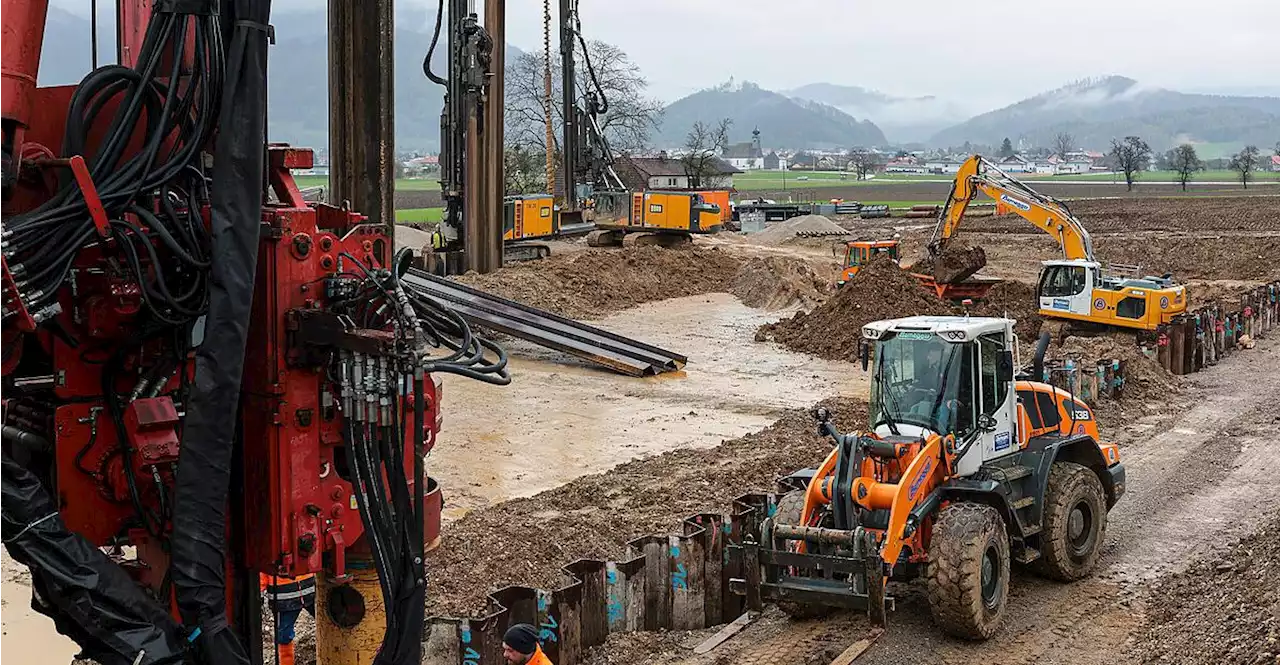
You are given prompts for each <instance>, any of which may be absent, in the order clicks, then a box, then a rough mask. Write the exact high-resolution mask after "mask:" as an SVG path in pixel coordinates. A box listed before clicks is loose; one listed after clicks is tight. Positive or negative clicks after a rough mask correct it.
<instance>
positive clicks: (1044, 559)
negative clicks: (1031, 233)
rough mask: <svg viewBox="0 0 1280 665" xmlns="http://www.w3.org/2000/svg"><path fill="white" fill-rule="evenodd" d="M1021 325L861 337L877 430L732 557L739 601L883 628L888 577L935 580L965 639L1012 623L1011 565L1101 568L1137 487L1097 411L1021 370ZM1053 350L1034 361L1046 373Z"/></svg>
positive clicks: (856, 435) (954, 326)
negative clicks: (1110, 517) (1103, 435)
mask: <svg viewBox="0 0 1280 665" xmlns="http://www.w3.org/2000/svg"><path fill="white" fill-rule="evenodd" d="M1013 325H1014V321H1012V320H1010V319H1003V318H983V317H946V316H914V317H908V318H902V319H894V320H888V321H877V322H873V323H870V324H867V325H866V326H865V327H864V328H863V331H862V332H863V342H864V346H863V349H865V350H864V351H863V352H862V353H860V356H861V357H862V358H863V359H864V362H865V364H866V366H867V367H869V368H871V371H872V380H871V394H870V399H869V405H868V406H869V408H868V414H869V416H868V420H869V422H868V429H867V430H864V431H861V432H851V433H841V432H839V431H838V430H837V429H836V428H835V426H834V425H833V424H832V422H831V418H830V414H827V413H824V412H822V411H821V410H820V411H819V413H817V414H816V415H817V417H818V430H819V432H820V433H822V434H825V435H827V436H829V437H830V438H831V439H832V440H833V441H834V443H835V446H834V448H833V449H832V451H831V453H830V454H829V455H828V456H827V458H826V460H824V461H823V463H822V465H821V466H820V467H818V468H817V469H816V470H806V471H802V472H797V473H796V474H793V476H792V477H791V478H789V479H785V480H784V482H783V485H782V486H783V487H784V488H785V487H797V486H798V487H801V489H794V490H791V491H787V492H784V493H783V494H781V495H780V496H777V497H775V499H774V501H773V502H772V503H771V505H770V506H769V511H768V512H767V513H765V514H766V515H767V517H764V518H763V519H762V520H761V526H760V529H759V531H758V533H755V534H748V535H747V537H745V538H744V541H743V543H742V545H741V546H740V547H737V548H734V549H731V556H740V557H741V560H740V564H741V566H742V570H743V572H744V577H743V579H741V580H735V581H733V582H732V583H731V589H733V590H735V591H739V592H741V593H743V594H744V595H745V596H746V597H747V601H748V605H750V606H753V607H752V609H759V607H760V605H761V604H762V603H763V601H765V600H770V601H773V602H776V603H777V604H778V605H779V607H780V608H781V609H782V610H783V611H785V612H787V613H789V614H792V615H793V616H809V617H812V616H820V615H822V614H824V613H825V612H826V611H828V610H826V609H825V608H832V607H843V608H852V609H862V610H866V611H867V612H868V614H869V616H870V619H871V621H872V623H874V624H878V625H883V624H884V622H885V618H886V609H887V608H889V607H892V598H890V597H889V596H888V595H887V594H886V583H887V582H888V581H890V580H902V581H906V580H910V579H912V578H915V577H918V576H923V577H924V578H925V580H926V583H927V586H928V589H929V592H928V598H929V603H930V609H931V613H932V615H933V618H934V621H935V622H936V623H937V624H939V625H940V626H941V627H942V628H943V629H944V630H945V631H946V632H948V633H951V634H952V635H955V636H957V637H962V638H966V639H986V638H987V637H990V636H991V635H992V634H993V633H994V632H995V631H996V630H997V629H998V628H999V626H1000V624H1001V622H1002V620H1003V616H1004V611H1005V606H1006V603H1007V600H1008V585H1009V570H1010V562H1011V561H1018V562H1020V563H1024V564H1032V565H1033V567H1035V568H1036V569H1037V570H1038V571H1040V572H1041V573H1042V574H1044V575H1046V576H1048V577H1051V578H1054V579H1058V580H1062V581H1071V580H1076V579H1080V578H1082V577H1085V576H1086V575H1088V574H1089V573H1090V571H1091V570H1092V569H1093V567H1094V566H1095V564H1096V563H1097V561H1098V557H1099V555H1100V553H1101V549H1102V543H1103V539H1104V534H1105V529H1106V519H1107V512H1108V511H1109V510H1110V508H1111V507H1112V506H1113V505H1115V502H1116V501H1117V500H1118V499H1119V497H1120V496H1121V495H1122V494H1123V493H1124V490H1125V472H1124V466H1123V465H1122V464H1120V460H1119V452H1118V450H1117V448H1116V447H1115V446H1114V445H1112V444H1108V443H1102V442H1100V438H1099V433H1098V428H1097V423H1096V421H1095V420H1094V418H1093V412H1092V410H1091V409H1090V408H1089V407H1088V405H1086V404H1085V403H1084V402H1083V401H1081V400H1080V399H1078V398H1076V397H1075V396H1073V395H1072V394H1070V393H1069V392H1067V391H1065V390H1062V389H1060V388H1057V387H1054V386H1051V385H1048V384H1044V383H1040V382H1038V381H1031V380H1024V379H1021V378H1020V377H1018V376H1017V375H1016V373H1015V370H1014V366H1015V358H1014V355H1015V354H1014V351H1015V350H1016V337H1015V335H1014V333H1013ZM1048 344H1049V340H1048V337H1047V336H1046V337H1043V338H1042V339H1041V343H1040V344H1039V345H1038V346H1037V349H1036V360H1035V362H1034V363H1033V370H1032V371H1031V372H1030V376H1031V377H1035V376H1037V375H1038V374H1039V373H1040V368H1042V367H1043V358H1044V353H1045V351H1046V350H1047V348H1048Z"/></svg>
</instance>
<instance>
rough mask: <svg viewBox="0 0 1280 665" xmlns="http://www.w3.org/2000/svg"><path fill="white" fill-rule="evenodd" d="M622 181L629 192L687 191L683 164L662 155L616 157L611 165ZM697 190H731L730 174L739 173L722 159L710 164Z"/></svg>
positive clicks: (687, 184) (731, 177) (686, 177)
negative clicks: (654, 190) (710, 170)
mask: <svg viewBox="0 0 1280 665" xmlns="http://www.w3.org/2000/svg"><path fill="white" fill-rule="evenodd" d="M614 167H615V169H616V170H617V171H618V176H619V177H620V178H622V182H623V184H624V185H626V186H627V188H628V189H630V190H632V191H642V190H646V189H676V190H682V189H689V176H688V175H687V174H686V173H685V165H684V162H682V161H680V160H679V159H676V158H673V157H670V156H668V155H667V154H666V153H662V154H660V155H659V156H657V157H626V156H624V157H619V158H618V159H617V162H615V164H614ZM712 168H713V171H714V172H713V173H708V174H707V176H706V178H704V180H705V182H703V183H702V187H701V189H733V175H734V174H735V173H742V171H740V170H738V169H736V168H734V167H733V166H732V165H731V164H729V163H728V162H726V161H725V160H723V159H720V160H717V161H716V163H715V164H714V165H712Z"/></svg>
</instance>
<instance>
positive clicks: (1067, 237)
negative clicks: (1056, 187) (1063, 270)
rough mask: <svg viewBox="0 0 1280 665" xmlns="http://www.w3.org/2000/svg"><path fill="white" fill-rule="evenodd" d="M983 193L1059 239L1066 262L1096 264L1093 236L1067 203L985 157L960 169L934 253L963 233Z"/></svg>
mask: <svg viewBox="0 0 1280 665" xmlns="http://www.w3.org/2000/svg"><path fill="white" fill-rule="evenodd" d="M979 192H981V193H983V194H986V195H987V196H989V197H991V198H992V199H994V200H996V201H997V202H999V203H1000V204H1003V205H1004V206H1005V207H1007V208H1008V209H1010V210H1012V211H1013V212H1014V213H1016V214H1017V215H1019V216H1020V217H1022V218H1023V219H1025V220H1027V221H1028V222H1031V223H1032V224H1033V225H1035V226H1036V228H1038V229H1040V230H1041V231H1044V232H1045V233H1048V234H1049V235H1051V236H1053V237H1054V238H1056V239H1057V240H1058V243H1059V244H1060V245H1061V246H1062V254H1063V257H1064V258H1067V259H1086V260H1089V261H1093V260H1094V257H1093V240H1092V239H1091V238H1090V237H1089V232H1088V231H1087V230H1085V228H1084V225H1083V224H1081V223H1080V220H1078V219H1076V217H1075V216H1074V215H1072V214H1071V211H1070V210H1068V209H1067V205H1066V204H1065V203H1063V202H1062V201H1059V200H1058V199H1055V198H1053V197H1051V196H1046V195H1044V194H1041V193H1039V192H1037V191H1035V190H1034V189H1031V188H1030V187H1028V186H1027V185H1026V184H1024V183H1022V182H1020V181H1019V180H1017V179H1015V178H1014V177H1013V176H1011V175H1009V174H1008V173H1005V172H1004V171H1001V170H1000V169H999V167H997V166H996V165H995V164H993V163H992V162H991V161H989V160H987V159H985V158H983V157H982V156H981V155H974V156H972V157H970V158H969V159H967V160H965V162H964V164H963V165H961V166H960V171H959V173H957V174H956V179H955V182H954V183H953V184H952V185H951V194H950V195H949V196H948V197H947V202H946V205H945V206H943V208H942V212H941V213H940V214H939V215H938V225H937V227H935V228H934V232H933V238H932V241H931V242H930V243H929V249H930V251H931V252H932V253H934V254H935V255H936V254H938V253H940V252H941V250H942V248H943V247H945V246H946V244H947V242H949V241H950V240H951V238H952V236H954V235H955V233H956V231H958V230H959V229H960V223H961V222H962V221H964V212H965V210H966V209H967V208H968V207H969V203H970V202H971V201H973V199H974V197H976V196H977V195H978V193H979Z"/></svg>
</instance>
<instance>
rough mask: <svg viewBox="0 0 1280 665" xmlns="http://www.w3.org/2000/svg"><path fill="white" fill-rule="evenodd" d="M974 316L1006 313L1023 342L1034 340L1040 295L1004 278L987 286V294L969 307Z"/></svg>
mask: <svg viewBox="0 0 1280 665" xmlns="http://www.w3.org/2000/svg"><path fill="white" fill-rule="evenodd" d="M969 313H970V314H973V315H974V316H998V317H1009V318H1011V319H1014V320H1015V321H1017V323H1015V324H1014V325H1013V332H1014V333H1015V334H1017V335H1018V339H1020V340H1022V343H1023V344H1034V343H1035V341H1036V339H1038V338H1039V337H1040V327H1041V326H1043V325H1044V317H1043V316H1040V299H1039V298H1037V297H1036V290H1035V287H1033V286H1031V285H1030V284H1026V283H1023V282H1016V281H1011V280H1008V281H1004V282H1000V283H999V284H996V285H995V286H993V287H991V290H990V291H989V292H987V297H986V298H984V299H983V300H982V302H980V303H978V304H977V305H975V306H974V307H972V308H970V310H969Z"/></svg>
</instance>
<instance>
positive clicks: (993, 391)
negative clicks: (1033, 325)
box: [978, 333, 1009, 416]
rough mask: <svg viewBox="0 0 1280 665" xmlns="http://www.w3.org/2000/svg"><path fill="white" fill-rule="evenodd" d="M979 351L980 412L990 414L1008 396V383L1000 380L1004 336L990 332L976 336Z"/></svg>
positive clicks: (1001, 404)
mask: <svg viewBox="0 0 1280 665" xmlns="http://www.w3.org/2000/svg"><path fill="white" fill-rule="evenodd" d="M978 348H979V350H980V352H981V358H980V360H979V362H980V363H981V365H980V368H981V372H980V373H979V375H978V380H979V382H980V390H981V392H982V413H984V414H986V415H988V416H990V415H994V414H995V412H996V411H997V410H998V409H999V408H1000V407H1001V406H1003V405H1004V402H1005V399H1006V398H1008V396H1009V384H1008V383H1007V382H1004V381H1001V380H1000V370H999V368H1000V357H1001V356H1002V355H1004V336H1003V335H1000V334H997V333H992V334H988V335H983V336H982V337H979V338H978Z"/></svg>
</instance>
